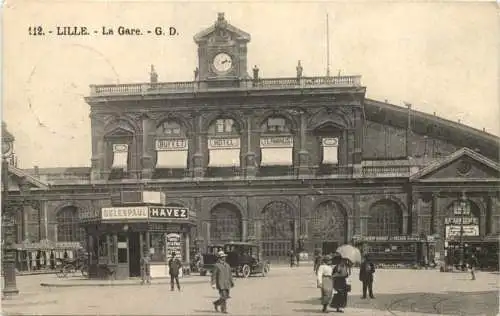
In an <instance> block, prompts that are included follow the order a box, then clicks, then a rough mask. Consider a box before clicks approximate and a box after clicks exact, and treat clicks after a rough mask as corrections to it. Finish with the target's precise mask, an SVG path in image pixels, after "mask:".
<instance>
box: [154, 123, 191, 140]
mask: <svg viewBox="0 0 500 316" xmlns="http://www.w3.org/2000/svg"><path fill="white" fill-rule="evenodd" d="M184 134H185V133H184V131H183V130H182V128H181V125H180V124H179V123H177V122H176V121H172V120H169V121H164V122H162V123H161V124H160V125H158V127H157V128H156V135H158V136H166V137H181V136H185V135H184Z"/></svg>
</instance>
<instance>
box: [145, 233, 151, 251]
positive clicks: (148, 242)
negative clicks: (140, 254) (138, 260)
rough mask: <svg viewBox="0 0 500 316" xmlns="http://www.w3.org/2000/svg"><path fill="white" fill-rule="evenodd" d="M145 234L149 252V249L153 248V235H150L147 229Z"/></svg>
mask: <svg viewBox="0 0 500 316" xmlns="http://www.w3.org/2000/svg"><path fill="white" fill-rule="evenodd" d="M145 235H146V248H147V250H148V253H149V251H150V249H151V239H150V238H151V237H150V236H149V231H146V234H145Z"/></svg>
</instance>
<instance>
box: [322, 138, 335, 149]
mask: <svg viewBox="0 0 500 316" xmlns="http://www.w3.org/2000/svg"><path fill="white" fill-rule="evenodd" d="M321 141H322V143H323V147H337V146H338V145H339V139H338V138H323V139H322V140H321Z"/></svg>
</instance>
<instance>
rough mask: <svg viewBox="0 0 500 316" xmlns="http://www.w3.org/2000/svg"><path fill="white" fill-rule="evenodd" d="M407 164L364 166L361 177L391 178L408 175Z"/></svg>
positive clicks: (408, 168)
mask: <svg viewBox="0 0 500 316" xmlns="http://www.w3.org/2000/svg"><path fill="white" fill-rule="evenodd" d="M409 176H410V167H409V166H386V167H381V166H365V167H363V177H366V178H385V177H388V178H391V177H409Z"/></svg>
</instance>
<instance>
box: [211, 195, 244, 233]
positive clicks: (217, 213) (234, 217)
mask: <svg viewBox="0 0 500 316" xmlns="http://www.w3.org/2000/svg"><path fill="white" fill-rule="evenodd" d="M210 239H211V240H212V241H213V242H214V243H225V242H230V241H241V216H240V211H239V210H238V209H237V208H236V206H234V205H232V204H229V203H222V204H219V205H217V206H215V207H214V208H213V209H212V211H211V213H210Z"/></svg>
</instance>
